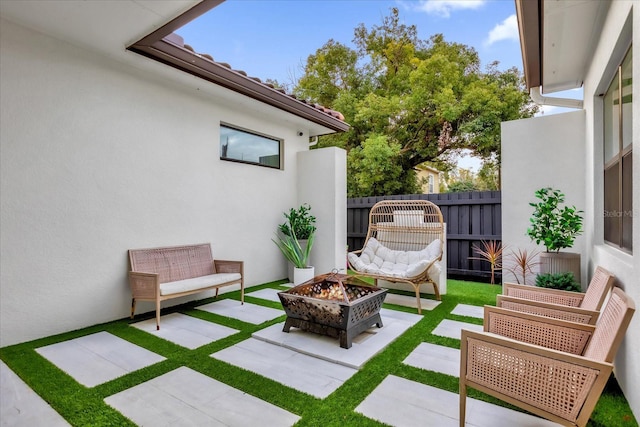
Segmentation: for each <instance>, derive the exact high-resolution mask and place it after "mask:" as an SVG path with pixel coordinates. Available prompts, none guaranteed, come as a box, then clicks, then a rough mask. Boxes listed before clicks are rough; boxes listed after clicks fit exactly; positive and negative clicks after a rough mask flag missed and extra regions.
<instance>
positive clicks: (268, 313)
mask: <svg viewBox="0 0 640 427" xmlns="http://www.w3.org/2000/svg"><path fill="white" fill-rule="evenodd" d="M196 308H197V309H198V310H204V311H208V312H209V313H214V314H219V315H220V316H226V317H231V318H233V319H238V320H242V321H243V322H247V323H253V324H254V325H259V324H260V323H263V322H267V321H269V320H273V319H275V318H276V317H280V316H282V315H284V311H283V310H278V309H275V308H270V307H263V306H261V305H257V304H250V303H248V302H245V303H244V304H240V302H239V301H235V300H230V299H224V300H220V301H216V302H212V303H210V304H205V305H201V306H200V307H196Z"/></svg>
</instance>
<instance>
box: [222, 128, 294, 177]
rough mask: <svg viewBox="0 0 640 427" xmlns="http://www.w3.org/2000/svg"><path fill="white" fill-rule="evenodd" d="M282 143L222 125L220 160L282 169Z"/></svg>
mask: <svg viewBox="0 0 640 427" xmlns="http://www.w3.org/2000/svg"><path fill="white" fill-rule="evenodd" d="M281 145H282V144H281V141H280V140H278V139H275V138H270V137H267V136H263V135H258V134H256V133H252V132H247V131H244V130H240V129H236V128H233V127H231V126H228V125H220V159H222V160H230V161H234V162H242V163H249V164H254V165H259V166H267V167H271V168H276V169H279V168H280V147H281Z"/></svg>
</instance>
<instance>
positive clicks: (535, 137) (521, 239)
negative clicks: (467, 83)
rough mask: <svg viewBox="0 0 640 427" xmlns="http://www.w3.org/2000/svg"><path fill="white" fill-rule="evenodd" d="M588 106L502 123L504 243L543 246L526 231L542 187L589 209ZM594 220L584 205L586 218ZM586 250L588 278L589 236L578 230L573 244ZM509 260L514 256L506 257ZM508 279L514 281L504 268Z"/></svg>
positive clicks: (510, 246)
mask: <svg viewBox="0 0 640 427" xmlns="http://www.w3.org/2000/svg"><path fill="white" fill-rule="evenodd" d="M584 122H585V113H584V111H582V110H580V111H575V112H569V113H564V114H555V115H550V116H541V117H534V118H531V119H524V120H514V121H510V122H503V123H502V243H503V245H504V246H505V247H507V254H508V253H510V252H511V251H512V250H513V251H517V250H518V249H521V250H527V252H529V253H531V252H532V251H533V250H538V251H539V252H541V251H544V250H545V248H544V247H543V246H537V245H536V244H535V242H532V241H531V239H530V238H529V236H527V234H526V233H527V228H528V227H529V218H531V214H532V213H533V207H531V206H530V205H529V203H532V202H537V201H538V199H536V197H535V194H534V193H535V191H536V190H538V189H540V188H543V187H551V188H554V189H558V190H560V191H561V192H563V193H564V194H565V202H566V204H568V205H569V206H572V205H575V206H576V208H578V209H581V210H585V185H584V176H585V165H584V162H585V145H584ZM589 221H592V219H590V216H589V214H588V213H587V212H586V211H585V221H584V222H585V223H586V222H589ZM563 251H565V252H576V253H580V254H581V255H582V256H581V258H582V272H581V279H582V282H583V284H584V283H585V282H586V277H587V274H586V262H585V255H586V249H585V238H584V235H582V236H578V237H577V238H576V240H575V243H574V246H573V247H572V248H571V249H563ZM504 262H505V264H506V263H508V262H510V261H509V260H508V259H507V257H505V261H504ZM503 280H504V281H514V278H513V276H512V275H511V273H510V272H509V271H507V270H503Z"/></svg>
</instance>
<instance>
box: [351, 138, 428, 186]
mask: <svg viewBox="0 0 640 427" xmlns="http://www.w3.org/2000/svg"><path fill="white" fill-rule="evenodd" d="M400 149H401V147H400V144H397V143H393V142H391V143H390V142H389V141H388V138H387V137H386V136H384V135H372V136H371V137H369V138H368V139H367V140H366V141H364V142H363V143H362V145H361V146H358V147H355V148H354V149H352V150H351V151H349V154H348V157H347V171H348V173H347V196H348V197H358V196H359V195H360V194H362V192H363V191H373V192H374V194H396V192H397V191H399V190H400V189H403V188H410V192H411V193H415V192H416V191H417V181H416V177H415V175H414V174H408V175H407V174H406V173H405V172H404V171H403V170H402V168H401V167H400V165H398V164H397V163H395V162H394V159H395V158H396V157H397V156H398V153H399V152H400ZM407 176H408V178H407ZM403 179H409V180H410V182H408V183H406V182H403V181H402V180H403Z"/></svg>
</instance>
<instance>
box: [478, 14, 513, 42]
mask: <svg viewBox="0 0 640 427" xmlns="http://www.w3.org/2000/svg"><path fill="white" fill-rule="evenodd" d="M519 38H520V36H519V34H518V18H516V15H515V14H514V15H511V16H509V17H508V18H507V19H505V20H504V21H502V22H501V23H499V24H498V25H496V26H495V27H493V29H492V30H491V31H489V36H488V37H487V40H486V41H485V45H486V46H489V45H492V44H494V43H496V42H499V41H500V40H515V41H518V40H519Z"/></svg>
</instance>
